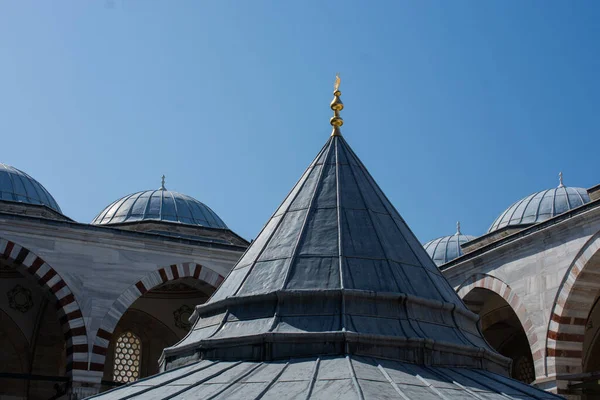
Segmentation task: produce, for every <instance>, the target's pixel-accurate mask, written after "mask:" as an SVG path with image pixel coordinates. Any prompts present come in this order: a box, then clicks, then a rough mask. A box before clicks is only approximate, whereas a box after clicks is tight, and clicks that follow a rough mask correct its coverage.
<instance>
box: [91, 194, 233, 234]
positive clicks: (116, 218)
mask: <svg viewBox="0 0 600 400" xmlns="http://www.w3.org/2000/svg"><path fill="white" fill-rule="evenodd" d="M139 221H166V222H178V223H182V224H188V225H199V226H204V227H208V228H219V229H228V228H227V225H225V223H224V222H223V221H222V220H221V218H219V216H218V215H217V214H216V213H215V212H214V211H213V210H211V209H210V208H209V207H208V206H207V205H206V204H204V203H201V202H199V201H198V200H196V199H194V198H193V197H190V196H187V195H185V194H181V193H177V192H173V191H170V190H166V189H163V188H161V189H158V190H146V191H143V192H137V193H133V194H130V195H128V196H125V197H123V198H120V199H119V200H117V201H115V202H113V203H112V204H110V205H109V206H108V207H106V208H105V209H104V210H102V212H101V213H100V214H98V216H97V217H96V218H94V220H93V221H92V224H94V225H110V224H120V223H125V222H139Z"/></svg>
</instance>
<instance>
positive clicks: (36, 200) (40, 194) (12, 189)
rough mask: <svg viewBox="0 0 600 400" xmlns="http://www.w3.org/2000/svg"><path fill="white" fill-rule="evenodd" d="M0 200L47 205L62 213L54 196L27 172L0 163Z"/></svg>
mask: <svg viewBox="0 0 600 400" xmlns="http://www.w3.org/2000/svg"><path fill="white" fill-rule="evenodd" d="M0 200H8V201H18V202H21V203H28V204H38V205H44V206H47V207H49V208H51V209H53V210H54V211H57V212H59V213H61V214H62V211H61V210H60V207H59V206H58V204H57V203H56V200H54V197H52V195H51V194H50V193H49V192H48V191H47V190H46V189H45V188H44V187H43V186H42V185H41V184H40V183H39V182H38V181H36V180H35V179H33V178H32V177H31V176H29V175H27V174H26V173H25V172H23V171H21V170H18V169H16V168H15V167H11V166H10V165H6V164H2V163H0Z"/></svg>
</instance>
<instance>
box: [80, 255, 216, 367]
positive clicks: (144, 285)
mask: <svg viewBox="0 0 600 400" xmlns="http://www.w3.org/2000/svg"><path fill="white" fill-rule="evenodd" d="M180 278H193V279H197V280H200V281H202V282H203V283H205V284H207V285H208V286H210V287H211V288H213V289H215V290H216V289H217V288H218V287H219V285H220V284H221V282H223V280H224V279H225V278H224V277H223V276H222V275H221V274H219V273H218V272H216V271H214V270H213V269H211V268H209V267H206V266H204V265H200V264H198V263H194V262H189V263H179V264H172V265H169V266H167V267H161V268H158V269H157V270H155V271H152V272H150V273H148V274H146V276H144V277H143V278H142V279H140V280H139V281H137V282H136V283H135V284H133V285H131V286H130V287H129V288H127V289H126V290H125V291H124V292H123V293H121V295H120V296H119V297H118V298H117V300H115V302H114V303H113V304H112V306H111V308H110V309H109V310H108V312H107V313H106V315H105V316H104V318H103V319H102V322H101V324H100V328H99V329H98V332H97V333H96V338H95V339H94V346H93V348H92V362H91V363H90V370H92V371H99V372H102V371H104V364H105V362H106V355H107V351H108V347H109V345H110V341H111V339H112V335H113V332H114V330H115V328H116V326H117V324H118V323H119V320H120V319H121V317H122V316H123V314H125V312H126V311H127V310H128V309H129V307H130V306H131V305H132V304H133V303H134V302H135V301H136V300H137V299H139V298H140V297H142V296H143V295H144V294H145V293H146V292H148V291H150V290H152V289H154V288H156V287H157V286H160V285H162V284H163V283H166V282H169V281H174V280H177V279H180Z"/></svg>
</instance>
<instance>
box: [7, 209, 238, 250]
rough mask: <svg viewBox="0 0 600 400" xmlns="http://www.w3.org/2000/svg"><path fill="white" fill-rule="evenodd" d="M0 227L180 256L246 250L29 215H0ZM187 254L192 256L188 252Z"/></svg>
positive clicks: (235, 246) (19, 232) (20, 232)
mask: <svg viewBox="0 0 600 400" xmlns="http://www.w3.org/2000/svg"><path fill="white" fill-rule="evenodd" d="M0 226H2V230H4V231H12V232H15V233H17V234H23V233H27V235H32V234H34V235H42V236H51V237H53V238H61V239H65V240H71V241H75V242H94V243H95V244H97V245H102V246H107V247H119V248H123V247H131V248H134V249H139V248H145V249H148V250H150V249H157V250H158V249H161V248H162V249H163V250H164V248H166V247H168V249H169V251H172V252H177V250H175V248H174V247H182V250H183V248H187V249H194V248H199V247H200V248H204V249H211V250H219V251H224V252H231V253H235V254H236V257H239V253H240V252H243V251H244V250H245V249H246V247H245V246H238V245H230V244H223V243H214V242H209V241H203V240H193V239H188V238H178V237H174V236H169V235H162V234H159V233H148V232H137V231H130V230H124V229H118V228H113V227H106V226H96V225H90V224H83V223H79V222H70V221H58V220H51V219H45V218H39V217H32V216H26V215H14V214H9V213H2V212H0ZM187 252H190V251H189V250H188V251H187Z"/></svg>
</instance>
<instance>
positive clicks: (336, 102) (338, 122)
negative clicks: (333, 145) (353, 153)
mask: <svg viewBox="0 0 600 400" xmlns="http://www.w3.org/2000/svg"><path fill="white" fill-rule="evenodd" d="M339 89H340V74H339V73H337V74H335V84H334V85H333V100H332V101H331V104H330V105H329V107H331V109H332V110H333V117H331V119H330V120H329V123H330V124H331V126H333V131H331V136H341V135H342V132H341V131H340V127H341V126H342V125H344V120H343V119H342V117H340V111H342V110H343V109H344V103H342V100H340V96H341V95H342V92H340V90H339Z"/></svg>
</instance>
